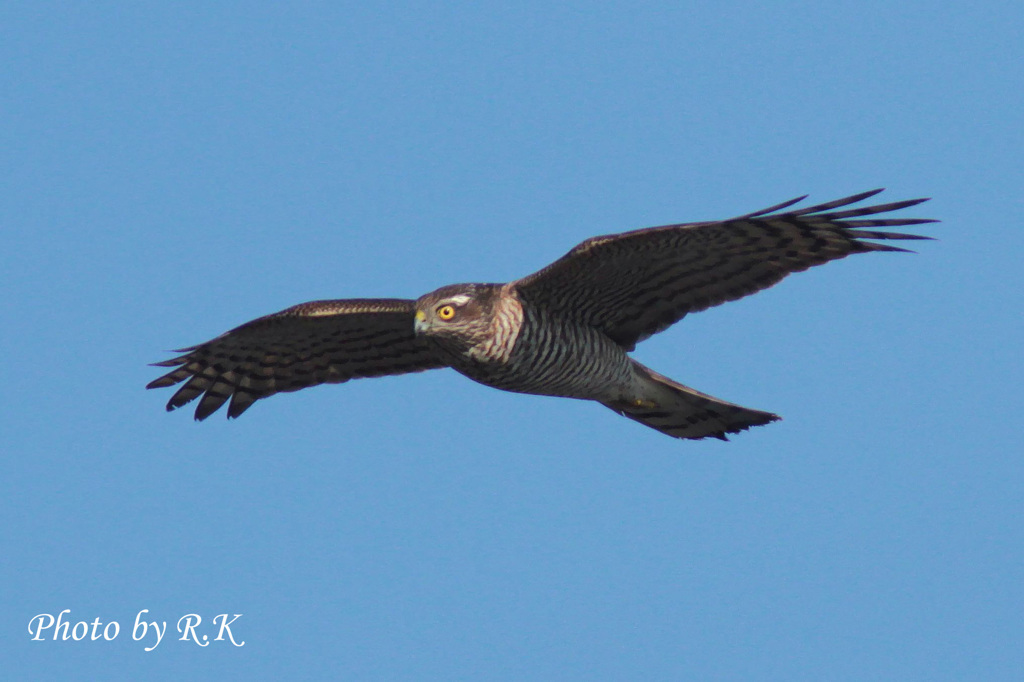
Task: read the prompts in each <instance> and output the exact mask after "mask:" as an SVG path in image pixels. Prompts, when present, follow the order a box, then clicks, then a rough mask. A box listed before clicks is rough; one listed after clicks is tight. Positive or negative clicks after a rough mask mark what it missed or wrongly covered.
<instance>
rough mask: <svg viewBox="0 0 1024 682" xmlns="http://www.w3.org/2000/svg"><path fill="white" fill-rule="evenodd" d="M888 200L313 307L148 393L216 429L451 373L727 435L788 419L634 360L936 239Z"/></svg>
mask: <svg viewBox="0 0 1024 682" xmlns="http://www.w3.org/2000/svg"><path fill="white" fill-rule="evenodd" d="M881 191H882V190H880V189H878V190H873V191H870V192H863V193H861V194H856V195H854V196H851V197H846V198H845V199H838V200H836V201H831V202H828V203H824V204H818V205H816V206H811V207H808V208H801V209H792V210H788V211H787V210H785V209H788V208H789V207H791V206H793V205H794V204H796V203H797V202H799V201H802V200H803V199H805V198H806V197H805V196H804V197H799V198H797V199H793V200H791V201H786V202H783V203H781V204H777V205H775V206H772V207H770V208H766V209H763V210H760V211H755V212H753V213H748V214H746V215H742V216H739V217H737V218H731V219H729V220H722V221H715V222H700V223H683V224H678V225H665V226H662V227H651V228H647V229H642V230H635V231H632V232H623V233H621V234H612V235H607V236H603V237H593V238H591V239H587V240H586V241H584V242H582V243H581V244H579V245H578V246H576V247H575V248H574V249H572V250H571V251H569V253H567V254H566V255H565V256H563V257H562V258H560V259H558V260H557V261H555V262H554V263H552V264H550V265H548V266H547V267H545V268H544V269H542V270H539V271H538V272H535V273H533V274H532V275H527V276H526V277H523V278H522V279H518V280H515V281H513V282H508V283H505V284H452V285H449V286H444V287H441V288H440V289H438V290H436V291H433V292H431V293H429V294H425V295H423V296H421V297H420V298H419V299H417V300H415V301H414V300H410V299H385V298H382V299H342V300H326V301H312V302H310V303H302V304H300V305H297V306H294V307H291V308H288V309H286V310H282V311H281V312H278V313H274V314H272V315H267V316H265V317H261V318H258V319H256V320H253V321H251V322H247V323H246V324H243V325H242V326H240V327H237V328H235V329H232V330H231V331H229V332H227V333H225V334H222V335H221V336H218V337H217V338H215V339H213V340H212V341H207V342H206V343H203V344H200V345H198V346H192V347H189V348H183V349H180V350H178V351H175V352H177V353H183V355H180V356H178V357H175V358H172V359H170V360H165V361H163V362H158V363H155V365H156V366H158V367H173V368H174V369H173V370H171V371H170V372H168V373H167V374H165V375H164V376H162V377H160V378H159V379H156V380H155V381H153V382H151V383H150V384H149V385H148V386H147V388H164V387H167V386H173V385H175V384H178V383H181V382H185V383H184V385H183V386H181V387H180V388H179V389H178V390H177V392H176V393H175V394H174V395H173V396H171V399H170V401H169V402H168V403H167V409H168V411H170V410H174V409H176V408H178V407H181V406H182V405H185V404H186V403H189V402H191V401H192V400H195V399H196V398H200V396H201V399H200V400H199V404H198V406H197V407H196V411H195V418H196V419H197V420H202V419H206V418H207V417H208V416H210V414H212V413H213V412H215V411H216V410H217V409H218V408H220V407H221V406H222V405H223V404H224V403H225V402H227V401H228V400H229V399H230V401H231V402H230V404H229V405H228V409H227V416H228V417H229V418H233V417H237V416H239V415H240V414H242V413H243V412H245V410H247V409H248V408H249V406H251V405H252V404H253V403H254V402H255V401H257V400H259V399H260V398H266V397H267V396H270V395H273V394H275V393H281V392H286V391H297V390H299V389H302V388H306V387H308V386H315V385H317V384H324V383H341V382H344V381H348V380H349V379H356V378H360V377H375V376H384V375H389V374H405V373H408V372H419V371H422V370H427V369H437V368H440V367H451V368H452V369H454V370H455V371H457V372H459V373H460V374H463V375H465V376H467V377H469V378H470V379H473V380H474V381H478V382H480V383H482V384H485V385H487V386H492V387H494V388H499V389H502V390H506V391H514V392H517V393H533V394H538V395H549V396H560V397H564V398H577V399H582V400H593V401H596V402H599V403H601V404H602V405H604V406H606V407H608V408H611V409H612V410H614V411H615V412H618V413H619V414H621V415H624V416H626V417H629V418H630V419H633V420H635V421H638V422H640V423H641V424H643V425H645V426H649V427H651V428H653V429H656V430H658V431H660V432H661V433H664V434H666V435H669V436H672V437H674V438H692V439H699V438H706V437H708V436H714V437H717V438H721V439H723V440H725V439H726V434H729V433H736V432H739V431H742V430H745V429H748V428H750V427H751V426H760V425H764V424H768V423H769V422H772V421H775V420H777V419H779V417H778V416H777V415H775V414H772V413H770V412H762V411H760V410H753V409H749V408H746V407H741V406H739V405H734V404H732V403H728V402H725V401H723V400H719V399H718V398H714V397H712V396H710V395H707V394H704V393H700V392H699V391H696V390H694V389H692V388H689V387H687V386H684V385H682V384H680V383H678V382H676V381H673V380H672V379H669V378H668V377H665V376H662V375H661V374H659V373H657V372H655V371H654V370H652V369H650V368H648V367H645V366H644V365H642V364H640V363H639V362H637V361H636V360H634V359H633V358H631V357H630V356H629V354H628V353H629V352H630V351H632V350H633V349H634V348H635V347H636V344H637V343H639V342H640V341H643V340H644V339H646V338H648V337H649V336H651V335H652V334H656V333H658V332H660V331H662V330H664V329H666V328H667V327H669V326H671V325H672V324H675V323H676V322H678V321H679V320H681V319H682V318H683V317H685V316H686V315H687V313H692V312H697V311H700V310H704V309H706V308H710V307H711V306H716V305H718V304H720V303H725V302H726V301H733V300H736V299H738V298H742V297H743V296H746V295H748V294H752V293H755V292H757V291H760V290H762V289H766V288H768V287H770V286H772V285H774V284H776V283H777V282H779V281H780V280H782V279H783V278H784V277H785V276H786V275H788V274H790V273H792V272H800V271H802V270H806V269H807V268H809V267H811V266H814V265H821V264H822V263H827V262H828V261H831V260H836V259H839V258H844V257H845V256H848V255H850V254H853V253H868V252H872V251H906V249H901V248H899V247H896V246H891V245H889V244H880V243H877V242H871V241H864V240H865V239H872V240H894V239H929V237H924V236H920V235H913V234H902V233H895V232H879V231H873V230H871V229H866V228H879V227H882V228H886V227H894V226H905V225H917V224H921V223H930V222H935V221H934V220H927V219H920V218H879V217H870V218H865V217H864V216H877V215H878V214H882V213H888V212H890V211H896V210H898V209H902V208H907V207H909V206H915V205H917V204H920V203H921V202H923V201H927V199H911V200H908V201H898V202H894V203H889V204H882V205H875V206H865V207H861V208H848V207H849V206H850V205H851V204H855V203H857V202H860V201H863V200H865V199H867V198H869V197H872V196H874V195H876V194H878V193H879V192H881ZM836 209H843V210H836Z"/></svg>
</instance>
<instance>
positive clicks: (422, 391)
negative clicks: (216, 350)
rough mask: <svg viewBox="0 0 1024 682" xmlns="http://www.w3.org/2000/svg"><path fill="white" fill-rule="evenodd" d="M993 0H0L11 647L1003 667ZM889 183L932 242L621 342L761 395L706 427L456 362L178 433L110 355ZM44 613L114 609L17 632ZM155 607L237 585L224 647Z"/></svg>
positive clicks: (996, 14)
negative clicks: (762, 414)
mask: <svg viewBox="0 0 1024 682" xmlns="http://www.w3.org/2000/svg"><path fill="white" fill-rule="evenodd" d="M1022 27H1024V10H1022V9H1021V6H1020V4H1019V3H1017V2H1009V1H1007V2H983V3H976V2H974V3H968V2H948V3H940V4H938V5H937V4H935V3H926V2H917V1H915V0H911V1H908V2H901V3H896V4H894V3H890V2H873V1H870V0H869V1H867V2H865V1H864V0H860V1H858V2H833V3H812V2H778V3H751V2H723V3H658V2H654V3H643V4H639V3H623V2H588V3H571V2H570V3H560V4H557V6H555V5H551V4H550V3H516V4H512V3H510V4H504V3H487V2H484V3H445V4H444V5H441V4H440V3H387V4H380V3H378V4H369V3H289V4H287V5H285V4H281V3H244V4H243V3H229V2H224V3H217V4H216V5H215V6H214V5H212V4H211V3H173V4H166V3H106V2H96V3H88V4H82V3H49V2H36V3H18V4H15V3H7V4H5V5H4V6H3V7H2V8H0V63H2V64H3V65H4V66H3V67H2V68H0V89H2V92H3V103H2V104H0V145H2V148H3V150H4V153H3V158H4V160H5V162H4V163H3V164H0V235H2V237H0V238H2V242H0V244H2V246H3V248H2V249H0V287H2V291H3V295H2V296H0V311H2V317H3V320H4V323H3V325H0V343H2V349H3V351H4V357H5V358H6V360H5V361H4V362H3V364H2V365H0V391H2V395H3V396H4V400H3V410H2V412H0V443H2V445H3V456H2V457H0V481H2V483H0V486H2V487H0V491H2V495H0V515H2V517H0V518H2V524H0V539H2V549H3V551H2V554H3V557H4V559H3V561H2V562H0V582H2V584H3V585H5V589H4V590H3V591H2V595H0V616H2V627H0V652H2V659H3V660H4V665H5V668H6V672H7V674H10V675H11V676H12V679H13V678H19V679H28V678H33V677H34V678H56V677H57V676H58V675H60V676H67V677H75V676H78V677H94V676H97V675H100V674H104V673H108V674H109V673H112V672H118V673H119V674H120V675H124V676H132V677H135V678H138V679H180V678H181V677H182V676H184V675H189V676H191V677H194V678H197V679H205V678H208V677H209V678H212V677H214V676H215V675H216V676H220V677H223V676H230V677H250V678H251V677H254V676H285V675H287V676H289V677H293V678H298V677H302V678H307V679H316V678H325V677H328V678H340V679H366V680H373V679H381V680H398V679H415V680H423V679H651V680H658V679H663V680H680V679H702V680H707V679H722V680H730V679H779V680H799V679H833V680H840V679H850V680H860V679H901V680H907V679H921V680H925V679H927V680H939V679H990V680H995V679H1008V678H1010V676H1011V675H1012V674H1019V670H1020V669H1021V668H1022V667H1024V660H1022V658H1024V655H1022V652H1024V647H1022V645H1021V644H1022V636H1024V627H1022V618H1021V613H1022V612H1024V575H1022V571H1024V530H1022V528H1024V524H1022V519H1021V500H1022V499H1024V457H1022V454H1024V451H1022V446H1021V436H1020V431H1021V426H1022V419H1021V416H1020V404H1021V400H1020V392H1019V386H1020V385H1021V383H1022V381H1024V372H1022V363H1021V341H1022V336H1024V334H1022V332H1024V325H1022V321H1021V310H1022V307H1024V306H1022V303H1024V301H1022V294H1021V291H1022V288H1024V276H1022V272H1024V270H1022V269H1021V266H1020V262H1021V254H1022V247H1024V238H1022V233H1024V230H1022V227H1021V225H1020V224H1019V223H1020V218H1019V216H1020V215H1021V214H1022V213H1024V200H1022V198H1024V193H1022V190H1021V188H1022V186H1024V177H1022V176H1024V173H1022V170H1024V166H1022V164H1021V160H1020V159H1021V155H1022V151H1024V133H1022V130H1024V125H1022V122H1024V121H1022V115H1021V112H1022V111H1024V94H1022V93H1024V82H1022V80H1024V79H1022V75H1024V73H1022V72H1024V67H1022V64H1024V60H1022V55H1021V48H1020V33H1021V29H1022ZM882 186H884V187H888V188H889V191H888V192H887V193H886V194H885V195H883V197H887V198H889V199H891V200H898V199H905V198H914V197H918V196H931V197H934V199H933V200H932V201H931V202H929V203H928V204H926V205H924V206H921V207H918V208H916V209H913V211H914V213H915V214H917V215H920V216H922V217H935V218H939V219H941V220H942V221H943V222H941V223H939V224H936V225H928V226H924V228H923V230H922V231H923V232H926V233H928V234H931V235H933V236H935V237H938V238H939V241H936V242H926V243H921V244H920V245H919V246H918V248H917V250H918V251H919V253H918V254H917V255H904V254H878V255H868V256H858V257H856V258H850V259H847V260H845V261H842V262H839V263H835V264H830V265H828V266H825V267H823V268H818V269H815V270H813V271H811V272H808V273H803V274H800V275H797V276H794V277H793V278H790V279H788V280H786V281H785V282H783V283H782V284H781V285H779V286H778V287H776V288H774V289H772V290H770V291H767V292H764V293H762V294H759V295H757V296H754V297H751V298H748V299H744V300H743V301H739V302H736V303H732V304H729V305H728V306H724V307H721V308H717V309H714V310H711V311H708V312H705V313H702V314H700V315H695V316H691V317H689V318H687V319H686V320H685V321H684V322H683V323H682V324H680V325H679V326H676V327H673V328H672V329H670V330H669V331H666V332H664V333H662V334H660V335H658V336H657V337H655V338H653V339H651V340H649V341H648V342H645V343H644V344H642V345H641V346H640V347H639V348H638V350H637V352H636V356H637V357H638V358H639V359H640V360H641V361H642V362H644V363H645V364H648V365H650V366H652V367H654V368H656V369H657V370H659V371H661V372H663V373H665V374H667V375H669V376H672V377H674V378H676V379H678V380H680V381H683V382H685V383H687V384H689V385H693V386H695V387H697V388H699V389H701V390H704V391H707V392H710V393H712V394H714V395H717V396H721V397H722V398H725V399H728V400H732V401H736V402H739V403H741V404H744V405H749V406H751V407H756V408H760V409H766V410H771V411H773V412H777V413H779V414H781V415H783V417H784V421H782V422H780V423H777V424H773V425H771V426H769V427H765V428H758V429H755V430H753V431H751V432H748V433H745V434H741V435H739V436H736V437H735V438H734V439H733V440H732V441H731V442H730V443H719V442H681V441H675V440H672V439H670V438H667V437H665V436H662V435H660V434H658V433H656V432H654V431H651V430H648V429H645V428H643V427H641V426H639V425H637V424H634V423H632V422H630V421H628V420H626V419H622V418H619V417H616V416H615V415H614V414H612V413H610V412H609V411H608V410H606V409H603V408H601V407H600V406H596V405H592V404H585V403H581V402H576V401H568V400H557V399H551V398H540V397H532V396H520V395H513V394H509V393H501V392H498V391H494V390H492V389H487V388H485V387H482V386H479V385H476V384H474V383H472V382H470V381H468V380H465V379H464V378H462V377H460V376H459V375H457V374H455V373H454V372H451V371H438V372H429V373H425V374H421V375H415V376H405V377H393V378H387V379H380V380H372V381H370V380H364V381H356V382H351V383H349V384H344V385H341V386H328V387H321V388H318V389H314V390H309V391H303V392H300V393H296V394H290V395H285V396H277V397H274V398H271V399H269V400H267V401H264V402H261V403H258V404H257V405H255V406H254V407H253V408H252V409H251V410H250V411H249V412H247V413H246V414H245V415H244V416H243V417H242V418H241V419H239V420H236V421H232V422H227V421H226V420H225V419H224V418H223V414H222V413H219V414H217V415H215V416H214V417H213V418H211V419H210V420H208V421H206V422H204V423H202V424H196V423H195V422H193V421H192V419H191V417H190V411H184V410H183V411H181V412H176V413H173V414H167V413H165V412H164V409H163V406H164V403H165V402H166V400H167V398H168V397H169V395H170V392H169V391H160V392H156V391H151V392H147V391H145V390H143V386H144V385H145V384H146V383H147V382H148V381H150V380H151V379H153V378H155V377H156V376H158V371H157V370H156V368H151V367H148V366H147V363H150V362H155V361H158V360H162V359H165V358H167V357H168V356H167V355H166V354H165V353H164V350H165V349H168V348H177V347H181V346H185V345H189V344H193V343H198V342H201V341H204V340H206V339H208V338H212V337H213V336H216V335H217V334H219V333H221V332H223V331H225V330H226V329H229V328H231V327H233V326H236V325H237V324H240V323H242V322H244V321H246V320H248V319H251V318H253V317H257V316H259V315H263V314H266V313H269V312H273V311H276V310H279V309H281V308H284V307H287V306H289V305H292V304H294V303H299V302H302V301H306V300H312V299H319V298H346V297H372V296H382V297H410V298H414V297H416V296H418V295H420V294H421V293H424V292H426V291H429V290H431V289H434V288H436V287H438V286H440V285H443V284H447V283H450V282H459V281H506V280H509V279H513V278H516V277H519V276H522V275H524V274H526V273H529V272H532V271H533V270H536V269H538V268H540V267H542V266H543V265H544V264H546V263H548V262H550V261H552V260H554V259H555V258H557V257H558V256H560V255H562V254H563V253H564V252H565V251H567V250H568V249H569V248H571V247H572V246H573V245H574V244H576V243H577V242H579V241H581V240H582V239H584V238H586V237H588V236H591V235H595V234H602V233H608V232H616V231H622V230H626V229H631V228H637V227H644V226H648V225H657V224H664V223H670V222H680V221H691V220H710V219H717V218H726V217H729V216H733V215H736V214H739V213H744V212H748V211H752V210H755V209H758V208H762V207H764V206H767V205H770V204H773V203H777V202H779V201H782V200H785V199H788V198H791V197H793V196H797V195H801V194H805V193H810V194H811V198H812V199H813V200H821V201H824V200H829V199H833V198H837V197H839V196H844V195H846V194H852V193H854V192H858V191H861V190H866V189H871V188H874V187H882ZM915 246H917V245H915ZM64 609H70V613H68V614H65V619H70V620H71V623H72V625H74V623H75V622H78V621H87V622H89V623H92V622H93V621H94V619H96V618H99V619H100V621H101V623H102V624H106V623H108V622H110V621H117V622H118V624H119V627H120V634H119V636H118V637H117V638H115V639H114V640H113V641H104V640H99V641H89V640H86V641H78V642H76V641H53V640H52V637H49V638H47V639H46V641H31V635H30V634H29V633H28V626H29V623H30V620H31V619H32V618H33V616H35V615H37V614H43V613H51V614H54V615H56V614H57V613H59V612H61V611H62V610H64ZM143 609H148V614H147V619H148V620H154V621H158V622H167V623H168V625H167V632H166V635H165V638H164V640H163V641H162V642H161V643H160V644H159V646H157V647H156V648H155V649H153V650H152V651H149V652H146V651H145V650H144V649H145V646H150V645H152V643H153V642H152V641H146V640H144V641H133V639H132V636H131V635H132V626H133V624H134V621H135V618H136V614H138V613H139V612H140V611H141V610H143ZM189 613H197V614H200V615H201V616H203V618H204V621H203V628H205V627H207V626H208V624H209V620H210V619H211V618H213V617H214V616H216V615H218V614H222V613H229V614H231V615H233V614H243V615H242V616H241V617H240V618H239V619H238V620H237V621H235V623H234V625H233V627H232V631H233V633H234V635H235V637H236V639H238V640H244V641H245V645H244V646H243V647H234V646H231V645H230V644H229V643H227V642H225V641H219V642H212V643H211V644H210V645H209V646H207V647H199V646H196V645H195V644H193V643H191V642H182V641H179V640H178V637H180V635H179V634H177V633H176V632H175V631H174V629H175V624H176V623H177V621H178V619H179V618H180V617H182V616H184V615H186V614H189ZM101 627H102V625H101ZM200 632H209V633H210V636H211V637H212V636H213V634H214V632H213V631H212V630H204V629H200ZM44 637H48V635H47V634H46V633H44Z"/></svg>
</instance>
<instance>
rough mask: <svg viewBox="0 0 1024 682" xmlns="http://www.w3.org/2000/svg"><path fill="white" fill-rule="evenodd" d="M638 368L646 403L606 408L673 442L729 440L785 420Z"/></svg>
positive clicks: (619, 403) (610, 405) (643, 367)
mask: <svg viewBox="0 0 1024 682" xmlns="http://www.w3.org/2000/svg"><path fill="white" fill-rule="evenodd" d="M634 364H635V366H636V370H637V372H638V374H639V375H640V376H641V378H642V380H643V383H645V384H646V386H645V390H644V392H643V393H644V399H641V400H638V401H636V402H632V403H626V402H608V403H602V405H604V406H605V407H608V408H610V409H612V410H615V411H616V412H618V413H619V414H621V415H623V416H624V417H629V418H630V419H632V420H633V421H638V422H640V423H641V424H643V425H644V426H649V427H651V428H652V429H655V430H657V431H661V432H662V433H664V434H666V435H668V436H672V437H673V438H693V439H699V438H707V437H709V436H714V437H715V438H720V439H722V440H728V438H727V437H726V434H727V433H738V432H740V431H744V430H746V429H749V428H750V427H751V426H763V425H764V424H768V423H770V422H773V421H776V420H778V419H781V417H779V416H778V415H776V414H772V413H771V412H761V411H760V410H751V409H749V408H746V407H740V406H739V405H733V404H732V403H727V402H725V401H724V400H719V399H718V398H714V397H712V396H709V395H707V394H705V393H701V392H700V391H695V390H693V389H692V388H690V387H688V386H683V385H682V384H680V383H678V382H676V381H672V380H671V379H669V378H668V377H666V376H662V375H661V374H658V373H657V372H655V371H654V370H652V369H650V368H649V367H645V366H643V365H641V364H640V363H638V362H636V361H634Z"/></svg>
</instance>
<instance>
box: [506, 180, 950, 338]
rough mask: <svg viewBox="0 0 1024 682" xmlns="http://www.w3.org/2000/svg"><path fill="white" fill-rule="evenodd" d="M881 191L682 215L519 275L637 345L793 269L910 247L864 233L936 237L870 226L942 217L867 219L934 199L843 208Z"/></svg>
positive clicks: (551, 300)
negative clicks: (683, 219) (733, 213)
mask: <svg viewBox="0 0 1024 682" xmlns="http://www.w3.org/2000/svg"><path fill="white" fill-rule="evenodd" d="M881 191H882V190H880V189H876V190H873V191H870V192H864V193H862V194H856V195H854V196H852V197H846V198H845V199H838V200H836V201H830V202H828V203H825V204H818V205H817V206H811V207H809V208H803V209H799V210H792V211H786V212H781V211H782V210H783V209H785V208H788V207H790V206H792V205H793V204H795V203H797V202H798V201H801V200H803V199H804V198H805V197H800V198H797V199H793V200H791V201H787V202H784V203H781V204H778V205H776V206H772V207H770V208H766V209H763V210H761V211H756V212H754V213H748V214H747V215H743V216H739V217H737V218H732V219H730V220H723V221H720V222H706V223H683V224H679V225H665V226H663V227H651V228H647V229H644V230H635V231H633V232H623V233H621V234H612V235H606V236H603V237H593V238H591V239H588V240H586V241H584V242H583V243H581V244H580V245H578V246H577V247H576V248H574V249H573V250H572V251H570V252H569V253H567V254H566V255H565V256H563V257H562V258H560V259H559V260H557V261H555V262H554V263H552V264H551V265H549V266H547V267H546V268H544V269H543V270H540V271H538V272H535V273H533V274H532V275H529V276H527V277H524V278H522V279H520V280H517V281H516V282H514V284H515V286H516V288H517V290H518V292H519V295H520V297H521V298H522V299H524V300H525V301H527V302H529V303H531V304H532V305H536V306H541V307H545V308H547V309H549V310H557V311H558V312H559V313H560V314H562V315H567V316H570V317H572V318H574V319H576V320H578V321H580V322H583V323H585V324H589V325H591V326H593V327H596V328H598V329H600V330H602V331H603V332H604V333H606V334H607V335H608V336H610V337H611V338H612V339H614V340H615V341H616V342H618V343H619V344H620V345H622V346H623V347H624V348H626V349H627V350H632V349H633V347H634V346H635V345H636V343H637V342H639V341H642V340H644V339H646V338H647V337H649V336H650V335H652V334H655V333H657V332H659V331H661V330H663V329H665V328H667V327H668V326H670V325H672V324H673V323H675V322H678V321H679V320H681V319H682V318H683V316H685V315H686V314H687V313H692V312H697V311H700V310H704V309H706V308H710V307H712V306H716V305H718V304H720V303H725V302H726V301H733V300H736V299H738V298H742V297H743V296H746V295H748V294H752V293H754V292H757V291H760V290H762V289H767V288H768V287H770V286H772V285H773V284H775V283H777V282H778V281H780V280H781V279H782V278H784V277H785V276H786V275H788V274H790V273H792V272H800V271H802V270H806V269H807V268H809V267H811V266H814V265H820V264H822V263H827V262H828V261H830V260H836V259H838V258H843V257H845V256H848V255H850V254H851V253H864V252H868V251H905V250H906V249H901V248H898V247H895V246H890V245H887V244H877V243H872V242H865V241H861V240H863V239H930V237H922V236H918V235H909V234H898V233H893V232H876V231H869V230H866V229H864V228H876V227H896V226H903V225H917V224H921V223H931V222H936V221H934V220H926V219H919V218H869V219H862V218H861V217H862V216H873V215H877V214H879V213H888V212H889V211H895V210H898V209H901V208H906V207H908V206H915V205H917V204H920V203H921V202H923V201H927V199H911V200H909V201H898V202H895V203H891V204H882V205H879V206H866V207H863V208H853V209H846V210H842V211H836V210H834V209H838V208H841V207H844V206H848V205H850V204H854V203H856V202H858V201H862V200H864V199H867V198H868V197H872V196H874V195H876V194H878V193H879V192H881Z"/></svg>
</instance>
